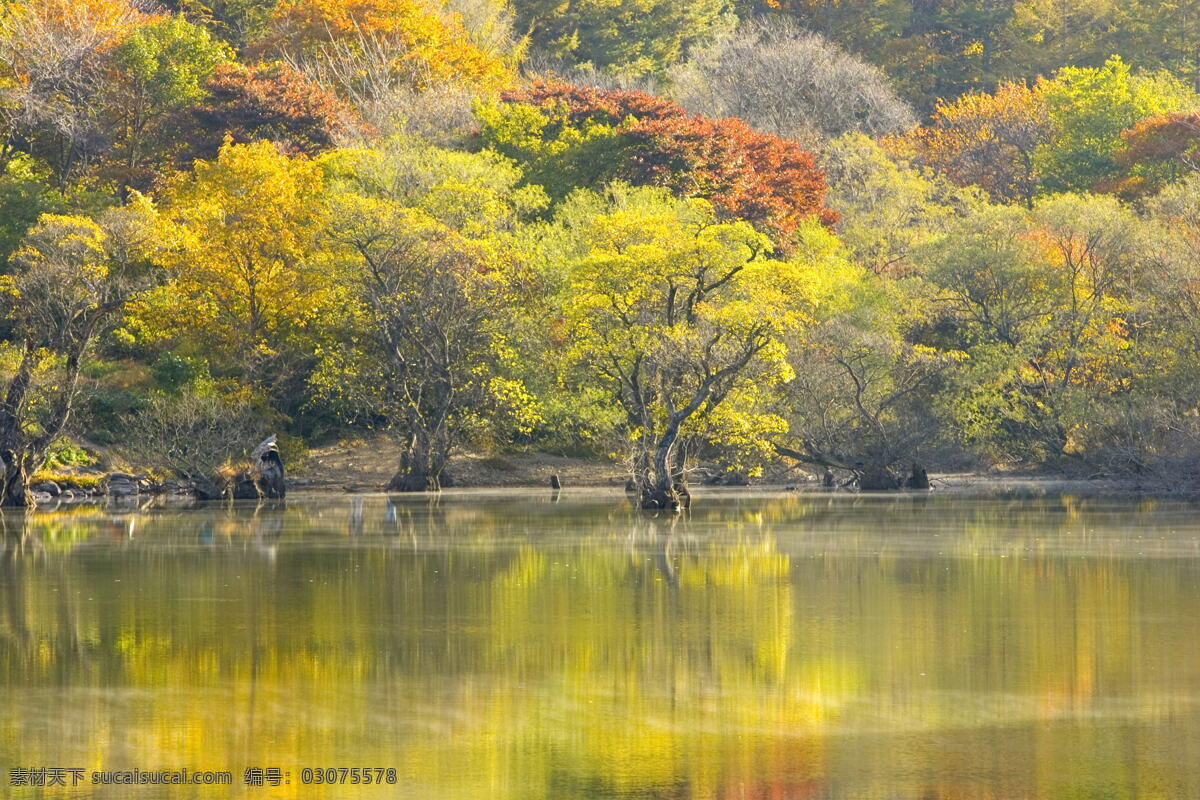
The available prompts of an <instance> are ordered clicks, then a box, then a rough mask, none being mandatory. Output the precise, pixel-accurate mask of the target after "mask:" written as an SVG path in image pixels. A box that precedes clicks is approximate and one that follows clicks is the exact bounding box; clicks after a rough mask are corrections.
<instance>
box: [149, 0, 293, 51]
mask: <svg viewBox="0 0 1200 800" xmlns="http://www.w3.org/2000/svg"><path fill="white" fill-rule="evenodd" d="M277 4H278V0H165V1H164V2H163V5H164V6H166V7H167V8H168V9H171V10H172V11H178V12H180V13H182V14H183V15H184V16H185V17H186V18H187V19H188V20H189V21H190V22H193V23H195V24H197V25H203V26H205V27H206V28H208V29H209V30H211V31H213V32H214V33H215V34H216V35H217V36H218V37H219V38H220V39H221V40H223V41H225V42H227V43H228V44H229V45H230V46H232V47H233V48H234V49H235V50H238V51H241V50H243V49H244V48H245V47H246V45H248V44H249V43H250V42H253V41H256V40H257V39H259V38H260V37H261V36H262V35H263V33H264V32H265V31H266V27H267V23H268V22H269V21H270V19H271V12H273V11H274V10H275V6H276V5H277Z"/></svg>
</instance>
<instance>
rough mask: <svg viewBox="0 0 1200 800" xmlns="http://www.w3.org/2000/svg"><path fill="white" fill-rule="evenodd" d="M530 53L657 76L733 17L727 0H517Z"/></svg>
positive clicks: (519, 24)
mask: <svg viewBox="0 0 1200 800" xmlns="http://www.w3.org/2000/svg"><path fill="white" fill-rule="evenodd" d="M514 8H515V11H516V18H517V28H518V30H522V31H528V33H529V37H530V40H531V43H532V46H533V53H534V54H535V55H536V54H541V55H544V56H549V57H550V58H553V59H558V60H562V61H566V62H569V63H573V64H580V65H583V64H587V65H591V66H594V67H596V68H597V69H600V70H607V71H611V72H614V73H618V74H624V75H630V76H642V75H662V74H663V73H664V72H665V71H666V70H667V68H668V67H670V66H671V65H672V64H675V63H676V62H678V61H680V60H681V59H682V58H684V57H685V56H686V55H687V54H688V53H689V52H690V51H691V50H692V49H693V48H695V47H697V46H699V45H703V44H706V43H708V42H710V41H712V40H713V39H714V38H715V37H716V36H717V35H718V34H719V33H720V32H721V31H723V30H727V29H728V28H730V27H732V25H733V23H734V22H736V20H735V18H734V16H733V14H732V11H731V9H730V5H729V3H728V2H727V0H695V1H689V0H618V1H617V2H598V1H597V0H570V2H567V3H561V2H558V0H521V2H518V3H514Z"/></svg>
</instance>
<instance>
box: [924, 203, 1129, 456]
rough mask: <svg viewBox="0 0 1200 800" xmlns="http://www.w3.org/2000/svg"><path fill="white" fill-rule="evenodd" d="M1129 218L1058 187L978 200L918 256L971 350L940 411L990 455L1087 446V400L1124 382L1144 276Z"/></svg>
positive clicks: (1054, 452) (1117, 208)
mask: <svg viewBox="0 0 1200 800" xmlns="http://www.w3.org/2000/svg"><path fill="white" fill-rule="evenodd" d="M1143 236H1144V234H1143V230H1142V227H1141V225H1140V223H1139V221H1138V220H1137V217H1136V216H1135V215H1134V214H1133V213H1132V212H1131V211H1129V210H1128V209H1126V208H1124V207H1122V206H1121V205H1120V203H1119V202H1118V201H1117V200H1116V199H1115V198H1112V197H1103V196H1094V197H1081V196H1076V195H1060V196H1054V197H1049V198H1045V199H1043V200H1041V201H1039V202H1038V204H1037V205H1036V206H1035V208H1034V211H1033V213H1032V215H1026V214H1025V213H1024V212H1021V211H1018V210H1016V209H1013V208H991V209H985V210H983V211H981V212H979V213H977V214H975V215H973V216H972V217H970V218H968V219H966V220H964V221H963V222H962V223H961V224H960V225H959V226H956V228H955V229H954V230H953V231H952V232H951V233H950V234H948V235H947V236H946V237H945V238H944V239H942V240H941V241H939V242H937V243H935V244H932V245H930V246H929V248H928V249H927V250H926V253H925V254H924V256H923V258H925V259H927V261H926V264H927V270H928V271H927V275H928V277H929V279H930V281H931V282H933V283H934V284H935V285H936V286H937V287H939V288H940V289H941V292H942V297H941V303H942V304H944V307H945V309H946V311H947V312H949V314H950V319H949V320H947V321H948V322H952V324H953V325H955V326H957V328H958V336H959V338H958V344H959V346H960V347H961V349H963V350H964V351H965V352H966V353H967V355H968V358H967V360H966V361H965V362H964V364H963V369H962V370H961V372H960V374H959V375H957V376H956V381H955V386H954V387H952V389H951V390H950V391H949V392H948V393H947V394H946V395H944V397H945V400H946V402H945V412H946V413H947V415H948V416H950V417H951V418H953V419H954V420H955V422H956V425H957V426H958V428H959V430H960V432H961V434H962V435H963V436H964V438H965V439H966V441H968V442H969V443H970V444H972V445H973V446H975V447H977V448H979V449H981V450H982V451H984V452H987V453H989V454H990V455H993V456H996V457H999V458H1002V459H1012V460H1023V461H1027V462H1035V463H1036V462H1040V461H1045V460H1055V459H1060V458H1062V457H1064V456H1074V457H1085V456H1086V455H1087V449H1088V441H1089V435H1088V427H1087V426H1088V425H1089V421H1090V420H1091V419H1092V418H1094V416H1095V410H1096V409H1097V408H1099V407H1103V406H1104V405H1105V404H1106V403H1110V402H1113V401H1114V398H1116V397H1118V396H1120V395H1121V394H1122V393H1125V392H1127V391H1128V390H1129V388H1130V386H1131V380H1132V379H1131V370H1136V369H1138V367H1137V366H1136V365H1137V363H1138V361H1139V359H1137V358H1135V357H1134V356H1135V355H1136V354H1137V352H1138V351H1137V349H1136V348H1135V345H1136V343H1137V336H1138V331H1139V324H1138V321H1139V319H1140V314H1141V313H1142V312H1141V311H1140V310H1139V308H1138V303H1139V300H1138V298H1139V297H1141V296H1143V294H1142V290H1141V289H1140V288H1139V286H1140V285H1141V283H1142V282H1143V281H1144V278H1143V277H1142V270H1141V269H1140V268H1139V257H1140V253H1141V251H1142V249H1143V247H1144V238H1143Z"/></svg>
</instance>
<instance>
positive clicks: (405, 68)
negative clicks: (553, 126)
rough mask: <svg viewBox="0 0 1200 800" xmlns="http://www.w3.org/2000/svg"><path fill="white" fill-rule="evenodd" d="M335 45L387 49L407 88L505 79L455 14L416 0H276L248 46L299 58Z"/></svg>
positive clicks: (495, 83) (320, 55) (317, 55)
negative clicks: (262, 29) (263, 31)
mask: <svg viewBox="0 0 1200 800" xmlns="http://www.w3.org/2000/svg"><path fill="white" fill-rule="evenodd" d="M335 43H343V44H346V45H348V46H349V48H350V50H351V51H354V50H361V49H362V48H363V47H364V46H373V47H375V48H378V49H379V50H381V51H382V52H385V53H387V55H388V60H389V62H390V67H391V69H392V70H393V71H394V72H395V73H396V74H397V75H401V76H403V77H404V79H405V81H406V82H407V83H408V84H409V85H410V86H411V88H413V89H423V88H426V87H428V86H430V85H435V84H439V83H443V82H446V81H454V82H457V83H460V84H469V85H472V86H475V87H477V88H492V89H495V88H499V87H500V86H502V85H504V84H506V83H507V82H508V81H509V79H510V78H511V73H510V71H509V69H508V67H507V65H506V64H505V63H504V61H503V60H502V59H501V58H499V57H497V56H496V55H493V54H490V53H487V52H484V51H483V50H481V49H480V48H478V47H477V46H475V44H474V43H472V42H471V39H470V37H469V36H468V35H467V32H466V31H465V30H464V29H463V27H462V25H461V23H460V22H459V21H458V20H457V19H453V18H446V17H443V16H441V15H439V14H437V13H436V12H435V11H434V10H432V9H430V8H429V7H428V6H426V5H425V4H423V3H421V2H419V0H282V2H280V3H279V5H278V6H277V7H276V9H275V12H274V14H273V15H272V18H271V22H270V25H269V26H268V29H267V32H266V34H265V35H264V36H263V38H262V40H261V41H260V42H258V43H256V45H255V47H254V48H253V50H254V51H255V53H256V54H258V55H261V56H267V57H276V58H278V57H284V58H288V59H290V60H293V61H295V62H297V63H304V62H306V61H310V60H314V59H315V60H320V59H326V60H328V59H330V58H331V57H337V56H338V55H339V50H338V49H337V48H331V47H330V45H332V44H335ZM343 55H344V54H343Z"/></svg>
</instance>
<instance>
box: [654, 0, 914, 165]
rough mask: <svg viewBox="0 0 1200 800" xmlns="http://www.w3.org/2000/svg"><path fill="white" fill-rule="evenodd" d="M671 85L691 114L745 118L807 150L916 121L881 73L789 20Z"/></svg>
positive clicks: (697, 65) (698, 60)
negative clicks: (850, 135) (851, 135)
mask: <svg viewBox="0 0 1200 800" xmlns="http://www.w3.org/2000/svg"><path fill="white" fill-rule="evenodd" d="M673 79H674V80H673V83H674V89H673V95H674V97H675V99H676V100H678V101H679V103H680V104H681V105H683V106H684V107H685V108H687V109H688V110H689V111H692V112H694V113H697V114H704V115H706V116H710V117H741V118H742V119H744V120H745V121H746V122H748V123H750V125H752V126H753V127H755V128H757V129H759V130H762V131H767V132H770V133H775V134H778V135H780V136H787V137H789V138H794V139H799V140H801V141H804V142H806V143H807V144H809V145H816V144H818V143H820V142H821V141H824V140H826V139H831V138H833V137H836V136H839V135H841V134H843V133H847V132H849V131H861V132H862V133H866V134H870V135H872V136H876V135H880V134H884V133H892V132H896V131H901V130H904V129H906V128H908V127H910V126H912V125H913V124H914V122H915V117H914V115H913V111H912V109H911V108H909V107H908V105H907V104H906V103H905V102H904V101H903V100H901V99H900V98H899V97H898V96H897V95H896V93H895V92H894V91H893V90H892V87H891V84H890V83H889V81H888V78H887V76H886V75H884V74H883V72H882V71H880V70H879V69H877V68H875V67H873V66H871V65H870V64H867V63H865V62H863V61H860V60H859V59H857V58H855V57H854V56H852V55H850V54H849V53H846V52H845V51H844V50H842V49H841V48H840V47H838V46H837V45H835V44H833V43H832V42H829V41H827V40H826V39H824V38H822V37H821V36H819V35H817V34H815V33H810V32H808V31H804V30H802V29H800V28H797V27H796V26H795V25H793V24H791V23H788V22H785V21H779V20H771V21H759V22H752V23H749V24H746V25H743V26H742V27H740V28H738V30H736V31H735V32H734V33H732V34H731V35H729V36H728V37H726V38H725V39H724V40H722V41H720V42H719V43H717V44H716V45H714V46H713V47H712V48H710V49H708V50H706V51H703V52H701V53H700V54H698V55H697V56H696V57H695V58H693V59H692V60H691V61H689V62H688V63H686V64H685V65H683V66H682V67H681V68H679V69H678V70H677V71H676V73H675V74H674V76H673Z"/></svg>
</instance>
